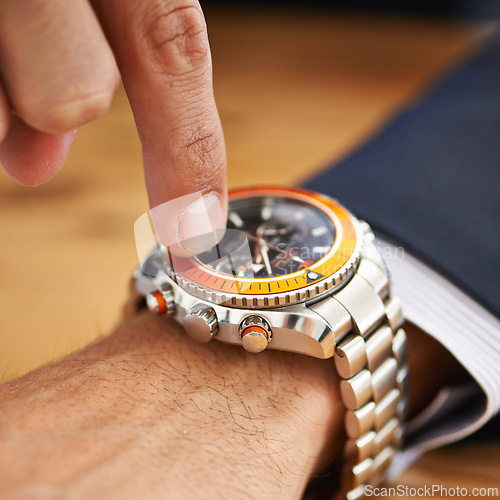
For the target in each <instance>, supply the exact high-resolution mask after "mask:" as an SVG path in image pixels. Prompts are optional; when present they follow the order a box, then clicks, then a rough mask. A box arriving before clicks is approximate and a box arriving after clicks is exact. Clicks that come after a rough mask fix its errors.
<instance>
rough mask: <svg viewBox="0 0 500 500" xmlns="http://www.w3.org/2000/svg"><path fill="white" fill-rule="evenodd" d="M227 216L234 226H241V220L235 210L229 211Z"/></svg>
mask: <svg viewBox="0 0 500 500" xmlns="http://www.w3.org/2000/svg"><path fill="white" fill-rule="evenodd" d="M227 218H228V219H229V220H230V221H231V222H232V223H233V224H234V225H235V226H236V227H243V220H242V219H241V217H240V216H239V214H238V213H237V212H229V214H228V216H227Z"/></svg>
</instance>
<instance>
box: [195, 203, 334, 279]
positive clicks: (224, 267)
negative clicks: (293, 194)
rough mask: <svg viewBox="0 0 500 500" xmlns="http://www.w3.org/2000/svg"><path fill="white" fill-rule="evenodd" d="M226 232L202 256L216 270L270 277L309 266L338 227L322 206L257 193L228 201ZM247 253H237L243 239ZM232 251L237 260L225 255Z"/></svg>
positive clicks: (330, 244) (328, 244)
mask: <svg viewBox="0 0 500 500" xmlns="http://www.w3.org/2000/svg"><path fill="white" fill-rule="evenodd" d="M227 228H228V231H226V235H225V237H224V238H223V239H222V240H221V242H220V243H219V245H218V252H219V253H220V255H221V256H223V257H222V258H220V259H217V258H215V259H214V252H205V253H203V254H200V255H198V259H199V260H200V261H201V262H202V263H204V264H205V265H207V266H208V267H210V268H211V269H213V270H214V271H217V272H220V273H223V274H227V275H230V276H238V277H246V278H271V277H276V276H283V275H287V274H293V273H296V272H298V271H303V270H305V269H308V268H310V267H311V265H313V264H315V263H316V262H318V261H319V260H320V259H322V258H323V257H324V256H325V255H326V254H327V253H328V252H329V251H330V249H331V248H332V247H333V244H334V241H335V226H334V224H333V222H332V220H331V219H330V218H329V217H328V216H327V215H326V214H325V212H323V211H322V210H320V209H319V208H317V207H315V206H313V205H310V204H308V203H305V202H303V201H300V200H295V199H291V198H286V197H282V196H255V197H251V198H240V199H236V200H233V201H231V202H230V203H229V212H228V225H227ZM245 240H246V241H247V242H248V250H249V251H247V252H240V253H238V249H239V248H241V247H242V246H243V244H244V242H245ZM230 255H233V258H230V259H228V258H226V256H230Z"/></svg>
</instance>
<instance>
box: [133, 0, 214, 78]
mask: <svg viewBox="0 0 500 500" xmlns="http://www.w3.org/2000/svg"><path fill="white" fill-rule="evenodd" d="M139 24H140V26H139V29H140V30H141V32H142V33H141V36H140V39H142V41H143V44H142V45H143V46H145V48H146V51H147V52H146V53H147V54H149V55H150V56H151V57H152V59H153V61H154V62H155V63H156V64H157V65H158V67H159V69H160V71H161V72H168V73H171V74H174V75H177V76H182V75H185V74H189V73H191V72H193V71H196V70H197V69H199V68H204V67H205V65H206V63H207V61H208V60H209V46H208V36H207V29H206V24H205V18H204V16H203V12H202V10H201V8H200V6H199V4H198V2H196V1H192V0H191V1H189V0H182V1H177V2H167V1H161V0H156V1H153V2H152V4H151V5H149V6H148V7H147V8H146V9H144V13H143V15H142V18H141V19H140V20H139Z"/></svg>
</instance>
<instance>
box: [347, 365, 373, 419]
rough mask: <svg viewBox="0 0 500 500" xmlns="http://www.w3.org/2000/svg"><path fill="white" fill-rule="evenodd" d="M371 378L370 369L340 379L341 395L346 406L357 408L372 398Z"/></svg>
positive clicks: (350, 408) (351, 408)
mask: <svg viewBox="0 0 500 500" xmlns="http://www.w3.org/2000/svg"><path fill="white" fill-rule="evenodd" d="M371 378H372V375H371V373H370V372H369V371H368V370H361V371H360V372H359V373H357V374H356V375H354V377H351V378H350V379H348V380H341V381H340V395H341V397H342V402H343V403H344V406H345V407H346V408H348V409H349V410H357V409H358V408H360V407H361V406H363V405H364V404H365V403H366V402H368V401H369V400H370V399H371V397H372V394H373V393H372V383H371Z"/></svg>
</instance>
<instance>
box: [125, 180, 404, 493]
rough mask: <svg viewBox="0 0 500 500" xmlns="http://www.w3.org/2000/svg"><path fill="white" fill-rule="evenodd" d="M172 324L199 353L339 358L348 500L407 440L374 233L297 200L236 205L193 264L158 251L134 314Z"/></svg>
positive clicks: (254, 199) (393, 324)
mask: <svg viewBox="0 0 500 500" xmlns="http://www.w3.org/2000/svg"><path fill="white" fill-rule="evenodd" d="M146 306H147V307H148V308H149V309H150V310H151V311H153V312H154V313H156V314H160V315H165V316H171V317H173V318H175V319H176V320H177V321H178V322H179V323H181V324H182V325H183V326H184V328H185V330H186V332H187V334H189V335H190V336H191V337H192V338H193V339H194V340H196V341H198V342H207V341H209V340H211V339H216V340H219V341H222V342H226V343H229V344H237V345H241V346H242V347H243V348H244V349H246V350H247V351H250V352H252V353H258V352H260V351H262V350H264V349H266V348H267V349H279V350H285V351H291V352H296V353H301V354H304V355H308V356H314V357H317V358H334V362H335V367H336V370H337V372H338V375H339V377H340V379H341V381H340V394H341V397H342V401H343V404H344V405H345V409H346V411H345V432H346V436H347V439H346V443H345V454H344V465H343V471H342V476H341V489H342V493H343V495H345V496H346V497H347V498H349V499H355V498H360V497H362V496H363V495H364V491H365V486H366V485H376V484H378V483H379V482H380V481H382V480H383V478H384V476H385V473H386V471H387V469H388V467H389V465H390V464H391V461H392V459H393V457H394V456H395V455H396V453H397V452H398V450H399V448H400V446H401V442H402V438H403V432H404V431H403V422H404V414H405V408H406V386H407V382H408V368H407V365H406V364H405V358H406V335H405V332H404V330H403V329H402V328H401V325H402V323H403V317H402V314H401V307H400V302H399V300H398V299H397V298H396V297H392V296H391V294H390V286H389V276H388V271H387V269H386V267H385V265H384V262H383V260H382V258H381V256H380V254H379V252H378V251H377V249H376V247H375V245H374V235H373V232H372V231H371V229H370V227H369V225H368V224H367V223H366V222H363V221H361V220H358V219H356V218H355V217H354V216H353V215H352V214H351V213H350V212H349V211H348V210H347V209H346V208H345V207H343V206H342V205H341V204H340V203H339V202H337V201H335V200H333V199H331V198H329V197H327V196H324V195H321V194H317V193H314V192H310V191H306V190H304V189H299V188H290V187H275V186H262V187H261V186H258V187H249V188H240V189H234V190H232V191H230V193H229V211H228V225H227V230H226V232H225V234H224V236H223V237H222V239H221V240H220V241H219V243H218V244H217V245H215V246H214V248H212V249H210V250H209V251H207V252H203V253H201V254H199V255H197V256H195V257H185V256H182V255H178V254H175V253H174V252H172V251H170V249H169V248H165V247H164V246H162V245H161V244H158V245H157V246H156V248H155V249H154V250H153V251H152V252H151V254H150V255H149V257H148V258H147V259H146V260H145V262H144V263H143V265H142V266H141V268H140V269H138V270H137V271H136V272H135V273H134V277H133V280H132V296H131V299H130V301H129V303H128V311H129V312H131V311H132V312H133V311H136V310H138V309H139V308H141V307H146Z"/></svg>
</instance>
